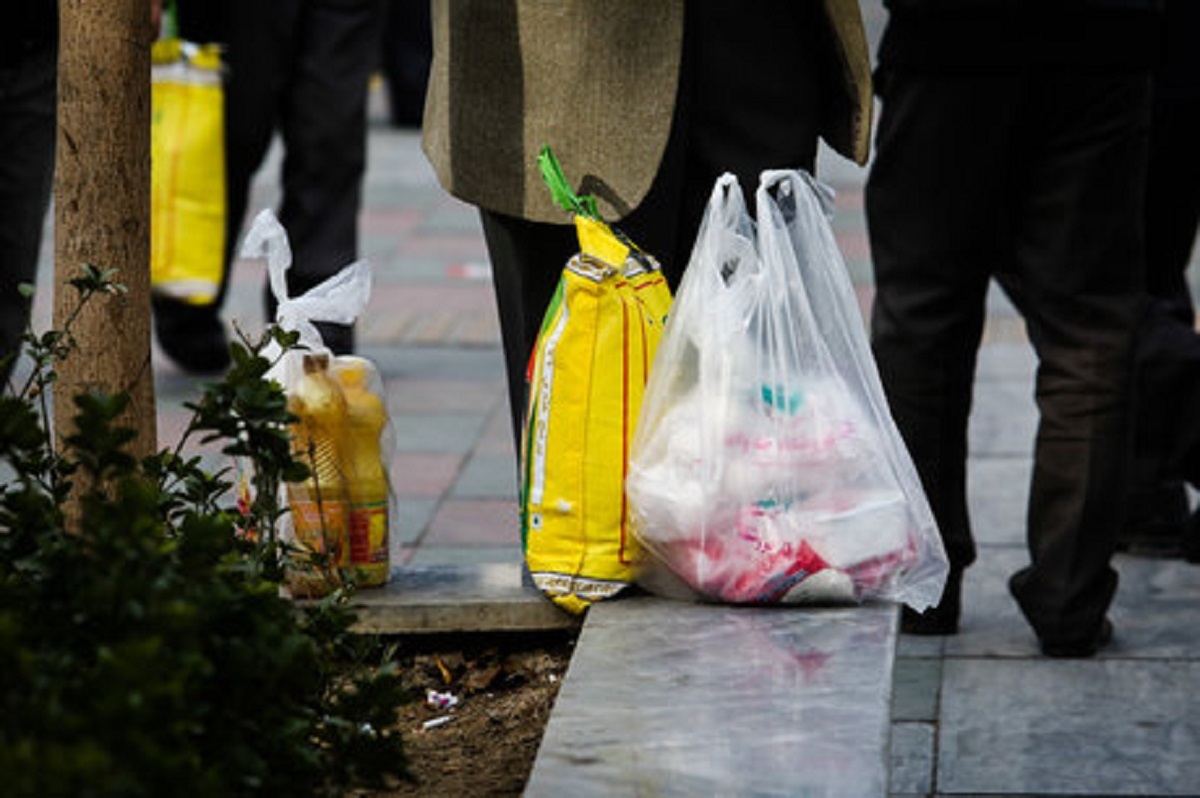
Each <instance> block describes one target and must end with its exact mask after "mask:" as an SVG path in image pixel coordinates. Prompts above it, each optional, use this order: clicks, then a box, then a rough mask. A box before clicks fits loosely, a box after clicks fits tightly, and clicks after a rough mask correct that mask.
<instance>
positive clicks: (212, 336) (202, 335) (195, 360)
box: [153, 297, 230, 375]
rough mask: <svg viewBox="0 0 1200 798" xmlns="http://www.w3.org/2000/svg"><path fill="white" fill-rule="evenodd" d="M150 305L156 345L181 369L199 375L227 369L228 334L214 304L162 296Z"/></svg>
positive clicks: (216, 372) (228, 360) (217, 372)
mask: <svg viewBox="0 0 1200 798" xmlns="http://www.w3.org/2000/svg"><path fill="white" fill-rule="evenodd" d="M153 306H154V332H155V334H156V335H157V337H158V345H159V346H160V347H162V350H163V352H165V353H166V355H167V357H169V358H171V360H172V361H174V362H175V363H176V364H177V365H178V366H179V367H180V368H181V369H183V370H184V371H186V372H188V373H189V374H201V375H202V374H220V373H222V372H224V371H225V370H226V369H228V368H229V363H230V358H229V336H228V334H227V333H226V332H225V325H224V324H222V323H221V317H220V314H219V313H218V311H217V308H216V307H214V306H212V305H189V304H188V303H186V302H180V301H178V300H175V299H166V298H163V297H155V298H154V301H153Z"/></svg>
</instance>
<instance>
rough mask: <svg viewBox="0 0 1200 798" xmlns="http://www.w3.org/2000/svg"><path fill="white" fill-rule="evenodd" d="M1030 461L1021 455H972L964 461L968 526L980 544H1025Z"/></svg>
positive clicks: (1031, 463)
mask: <svg viewBox="0 0 1200 798" xmlns="http://www.w3.org/2000/svg"><path fill="white" fill-rule="evenodd" d="M1032 471H1033V462H1032V460H1031V459H1030V457H1029V456H1028V455H1026V456H1023V457H1016V456H1008V455H989V456H982V455H981V456H978V457H973V458H971V460H970V461H969V462H968V464H967V499H968V502H969V505H970V509H971V527H972V530H973V532H974V534H975V540H976V542H977V543H979V544H980V545H984V546H987V545H992V546H996V545H1007V546H1023V545H1025V529H1026V521H1025V516H1026V511H1027V509H1028V504H1029V478H1030V474H1031V473H1032Z"/></svg>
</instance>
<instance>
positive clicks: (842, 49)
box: [423, 0, 871, 223]
mask: <svg viewBox="0 0 1200 798" xmlns="http://www.w3.org/2000/svg"><path fill="white" fill-rule="evenodd" d="M684 2H685V0H433V37H434V38H433V53H434V55H433V65H432V68H431V71H430V80H429V92H428V96H427V100H426V106H425V120H424V125H423V131H424V133H423V136H424V141H423V145H424V149H425V153H426V155H427V156H428V158H429V160H430V162H431V163H432V164H433V167H434V169H435V170H436V172H437V175H438V179H439V180H440V181H441V183H442V185H443V186H444V187H445V188H446V190H447V191H449V192H450V193H451V194H453V195H454V196H456V197H458V198H459V199H462V200H464V201H466V202H469V203H471V204H473V205H477V206H480V207H482V208H486V209H488V210H491V211H495V212H498V213H503V214H507V215H509V216H516V217H521V218H525V219H530V220H534V221H542V222H563V223H565V222H568V221H569V219H568V218H566V217H565V216H564V214H563V212H562V211H561V210H559V209H558V208H556V207H555V206H554V205H553V204H552V202H551V200H550V194H549V192H548V191H547V190H546V187H545V185H544V184H543V183H542V180H541V177H540V174H539V172H538V169H537V164H536V158H537V153H538V150H539V149H540V148H541V147H542V145H544V144H549V145H551V146H552V147H553V149H554V152H555V155H557V156H558V159H559V161H561V162H562V163H563V164H564V168H565V169H566V171H567V176H568V177H569V178H570V179H571V180H572V182H573V183H575V184H576V185H578V184H579V183H580V182H581V181H582V180H583V179H584V178H587V177H589V176H590V177H591V178H592V179H593V180H600V181H603V183H605V184H606V185H607V187H608V188H609V190H611V191H612V192H613V193H615V194H616V196H618V197H619V198H620V199H621V201H622V204H625V205H626V206H627V207H636V206H637V204H638V203H639V202H640V201H641V199H642V197H644V196H645V194H646V192H647V191H648V190H649V188H650V183H651V181H652V180H653V179H654V176H655V174H656V172H657V170H658V165H659V161H660V159H661V157H662V154H663V150H664V149H665V147H666V144H667V135H668V133H669V131H670V127H671V118H672V111H673V105H674V97H675V91H676V85H677V83H678V77H679V63H680V58H681V54H682V43H683V16H684ZM822 5H823V6H824V9H825V19H826V20H827V21H828V23H829V25H830V31H831V34H832V38H833V41H834V47H833V48H832V50H833V52H834V54H835V57H836V59H837V62H838V63H837V64H836V66H835V68H834V69H831V70H829V73H830V74H831V75H838V76H840V85H838V86H835V87H831V92H830V96H832V97H834V98H835V100H834V102H832V103H829V104H828V112H827V114H826V118H825V119H823V120H821V123H820V129H821V131H822V138H824V139H825V140H826V142H827V143H828V144H829V145H830V146H831V147H833V148H834V149H835V150H836V151H838V152H840V153H841V154H843V155H845V156H846V157H848V158H851V159H853V160H854V161H856V162H858V163H864V162H865V161H866V159H867V155H868V152H869V149H870V128H871V72H870V61H869V53H868V51H867V43H866V36H865V34H864V32H863V24H862V17H861V14H860V12H859V8H858V4H857V2H856V0H822ZM614 42H619V43H620V44H619V46H614V45H613V44H612V43H614ZM601 210H602V212H604V215H605V216H606V217H608V218H613V217H615V216H619V213H616V212H614V209H613V208H604V207H602V208H601Z"/></svg>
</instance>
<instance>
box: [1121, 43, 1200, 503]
mask: <svg viewBox="0 0 1200 798" xmlns="http://www.w3.org/2000/svg"><path fill="white" fill-rule="evenodd" d="M1193 27H1194V26H1193ZM1197 135H1200V92H1191V93H1187V94H1158V95H1156V96H1155V101H1154V112H1153V117H1152V124H1151V133H1150V142H1151V146H1150V159H1149V174H1148V177H1147V185H1146V287H1147V289H1148V290H1149V292H1150V300H1151V302H1150V307H1149V309H1148V312H1147V314H1146V320H1145V323H1144V324H1143V326H1142V337H1141V342H1140V344H1139V346H1138V389H1139V395H1138V412H1137V433H1136V436H1135V439H1136V444H1137V456H1136V459H1135V463H1136V468H1137V483H1138V484H1139V485H1145V486H1150V485H1154V484H1156V483H1159V482H1164V481H1165V482H1170V481H1173V480H1179V479H1186V480H1188V481H1190V482H1191V483H1192V484H1193V485H1200V336H1198V335H1197V334H1196V331H1195V310H1194V308H1193V304H1192V296H1191V288H1190V286H1189V285H1188V282H1187V268H1188V263H1189V262H1190V259H1191V254H1192V248H1193V246H1194V244H1195V241H1196V232H1197V229H1198V228H1200V148H1197V147H1196V146H1195V143H1196V137H1197Z"/></svg>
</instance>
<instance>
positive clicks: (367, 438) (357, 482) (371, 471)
mask: <svg viewBox="0 0 1200 798" xmlns="http://www.w3.org/2000/svg"><path fill="white" fill-rule="evenodd" d="M333 374H334V377H335V378H336V380H337V382H338V384H339V385H340V386H341V389H342V395H343V396H344V397H345V400H346V424H345V427H344V433H343V438H342V441H341V442H342V449H341V451H342V467H343V473H344V474H345V476H346V495H347V499H348V500H349V504H348V511H349V520H348V522H347V534H348V538H349V558H348V567H349V570H350V571H351V572H352V573H353V575H354V579H355V582H356V584H358V585H362V586H378V585H383V584H386V583H387V580H388V575H389V572H390V570H391V564H390V562H389V561H388V521H389V501H390V489H389V482H388V475H387V464H386V463H385V462H384V460H383V449H382V434H383V429H384V427H385V426H386V425H387V409H386V408H385V406H384V403H383V399H382V398H380V397H379V396H378V395H377V394H376V393H375V392H374V391H373V390H372V388H371V382H372V379H371V378H372V376H373V375H374V374H375V370H374V366H372V365H371V362H370V361H369V360H366V359H365V358H361V357H354V356H350V355H342V356H339V357H337V358H335V359H334V363H333Z"/></svg>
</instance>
